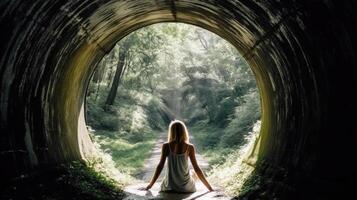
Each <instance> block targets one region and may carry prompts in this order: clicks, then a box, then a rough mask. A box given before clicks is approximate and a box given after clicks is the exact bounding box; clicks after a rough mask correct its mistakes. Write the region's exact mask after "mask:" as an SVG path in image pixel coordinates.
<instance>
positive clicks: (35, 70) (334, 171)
mask: <svg viewBox="0 0 357 200" xmlns="http://www.w3.org/2000/svg"><path fill="white" fill-rule="evenodd" d="M356 9H357V5H356V2H354V1H352V0H351V1H348V0H345V1H337V0H314V1H310V0H287V1H274V0H267V1H243V0H231V1H228V0H223V1H186V0H180V1H174V0H171V1H170V0H162V1H161V0H157V1H145V2H143V1H111V0H104V1H99V0H98V1H96V0H90V1H89V0H88V1H87V0H86V1H83V0H81V1H79V0H78V1H47V0H38V1H21V0H4V1H1V3H0V27H1V28H0V30H1V33H0V34H1V36H0V49H1V51H0V77H1V78H0V88H1V90H0V92H1V93H0V163H1V165H0V171H1V172H0V176H1V181H2V182H8V181H10V180H14V179H16V178H17V177H22V176H24V175H26V174H28V173H30V172H32V171H34V170H36V169H42V168H46V167H48V166H52V165H56V164H58V163H63V162H68V161H71V160H81V159H83V157H84V156H85V155H86V154H87V153H88V152H89V151H90V140H89V138H88V135H87V134H86V132H85V128H83V127H85V124H84V120H83V116H82V115H81V108H83V101H84V96H85V90H86V87H87V84H88V81H89V78H90V75H91V73H92V72H93V70H94V68H95V66H96V63H98V62H99V60H100V59H101V58H102V57H103V56H104V55H105V53H107V52H108V51H110V49H111V48H112V47H113V45H114V44H115V43H116V42H117V41H118V40H120V38H122V37H123V36H125V35H126V34H128V33H130V32H131V31H133V30H136V29H138V28H140V27H142V26H145V25H149V24H153V23H157V22H164V21H166V22H167V21H171V22H175V21H177V22H185V23H190V24H194V25H197V26H200V27H203V28H206V29H208V30H210V31H212V32H215V33H216V34H218V35H220V36H221V37H223V38H225V39H226V40H228V41H230V42H231V43H232V44H233V45H234V46H236V48H237V49H238V50H239V51H240V52H241V54H242V55H244V57H245V58H246V60H247V61H248V63H249V64H250V66H251V67H252V70H253V72H254V74H255V75H256V78H257V84H258V87H259V89H260V91H261V97H262V131H261V137H260V140H261V141H260V145H259V147H257V148H256V150H255V156H257V163H256V165H257V167H256V170H255V174H254V175H253V178H252V179H251V180H250V181H248V182H247V183H246V185H247V186H248V187H247V188H251V189H250V190H247V192H246V193H245V197H247V198H249V199H256V198H267V199H272V198H274V197H275V198H278V199H336V198H338V199H343V198H345V197H347V196H348V195H350V194H352V192H353V187H352V183H353V181H355V180H356V170H357V166H356V164H355V163H356V162H355V161H356V155H355V152H356V151H355V143H356V138H357V137H356V132H357V131H356V129H355V128H356V127H355V123H356V122H355V121H356V114H355V113H356V111H357V106H356V103H355V102H357V99H356V95H355V94H354V93H355V92H356V88H357V87H356V86H357V84H356V82H357V62H356V56H357V55H356V54H357V39H356V37H355V35H356V34H357V32H356V31H355V26H356V24H357V16H356V12H355V10H356ZM262 195H263V196H262ZM242 198H243V197H242Z"/></svg>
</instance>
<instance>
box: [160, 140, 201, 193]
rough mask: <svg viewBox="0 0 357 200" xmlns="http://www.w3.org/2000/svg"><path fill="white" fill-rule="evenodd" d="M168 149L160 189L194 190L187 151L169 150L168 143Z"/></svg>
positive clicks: (175, 190) (163, 190)
mask: <svg viewBox="0 0 357 200" xmlns="http://www.w3.org/2000/svg"><path fill="white" fill-rule="evenodd" d="M169 149H170V153H169V155H168V156H167V157H168V161H167V168H166V173H165V177H164V179H163V180H162V183H161V191H162V192H165V191H173V192H196V186H195V181H194V180H193V178H192V177H191V175H190V172H189V168H188V151H187V150H186V151H185V152H184V153H182V154H176V153H174V152H172V151H171V147H170V145H169ZM187 149H188V148H187Z"/></svg>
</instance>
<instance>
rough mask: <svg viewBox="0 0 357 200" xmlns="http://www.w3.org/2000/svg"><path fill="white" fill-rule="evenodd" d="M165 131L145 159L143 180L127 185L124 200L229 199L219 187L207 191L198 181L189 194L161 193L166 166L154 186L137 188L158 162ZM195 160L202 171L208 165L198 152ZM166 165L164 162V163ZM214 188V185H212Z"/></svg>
mask: <svg viewBox="0 0 357 200" xmlns="http://www.w3.org/2000/svg"><path fill="white" fill-rule="evenodd" d="M166 138H167V136H166V133H161V134H160V136H159V139H158V140H157V142H156V144H155V146H154V148H153V149H152V152H151V155H150V157H149V158H147V159H146V160H145V164H144V168H143V172H142V174H141V179H142V181H143V182H140V183H135V184H133V185H129V186H127V187H126V188H125V189H124V190H125V192H126V194H127V195H128V196H127V197H126V198H125V200H132V199H140V200H141V199H142V200H146V199H169V200H181V199H187V200H189V199H197V200H203V199H207V200H211V199H218V200H226V199H230V198H229V197H227V196H226V195H224V194H223V193H222V192H221V191H220V190H219V189H218V190H217V191H214V192H208V190H207V189H206V187H205V186H204V185H203V184H202V183H201V182H200V181H197V182H196V189H197V191H196V192H195V193H189V194H177V193H161V192H159V191H160V183H161V180H162V178H163V176H164V174H165V171H164V170H165V169H166V166H165V167H164V170H163V171H162V172H161V174H160V177H159V179H158V180H157V181H156V183H155V184H154V186H153V187H152V189H151V190H149V191H143V190H140V189H139V188H141V187H145V186H146V185H147V184H148V182H149V181H150V179H151V177H152V175H153V173H154V171H155V169H156V166H157V164H158V163H159V160H160V155H161V146H162V144H163V143H164V142H165V141H166ZM190 141H191V143H193V144H194V138H192V137H190ZM196 157H197V161H198V163H199V165H200V167H201V169H202V170H203V171H204V170H205V169H207V168H208V167H209V165H208V162H207V161H206V160H205V159H204V158H203V157H202V156H201V155H200V154H198V153H196ZM165 165H166V164H165ZM190 168H192V166H191V163H190ZM214 189H216V187H214Z"/></svg>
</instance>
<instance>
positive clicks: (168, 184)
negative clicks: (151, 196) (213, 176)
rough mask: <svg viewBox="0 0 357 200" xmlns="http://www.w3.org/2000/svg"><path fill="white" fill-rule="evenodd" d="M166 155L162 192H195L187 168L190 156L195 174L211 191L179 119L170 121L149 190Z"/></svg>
mask: <svg viewBox="0 0 357 200" xmlns="http://www.w3.org/2000/svg"><path fill="white" fill-rule="evenodd" d="M166 157H168V163H167V170H166V173H165V177H164V179H163V181H162V183H161V191H162V192H195V191H196V186H195V180H194V178H193V177H192V176H191V174H190V171H189V168H188V157H190V160H191V163H192V166H193V169H194V171H195V173H196V176H197V177H198V178H199V179H200V180H201V181H202V183H203V184H204V185H205V186H206V187H207V189H208V190H209V191H213V189H212V187H211V185H210V184H209V183H208V181H207V180H206V178H205V176H204V174H203V172H202V170H201V168H200V167H199V166H198V164H197V160H196V155H195V147H194V146H193V145H192V144H190V143H189V136H188V131H187V128H186V126H185V124H184V123H183V122H181V121H179V120H175V121H172V122H171V123H170V126H169V131H168V142H167V143H165V144H163V145H162V150H161V159H160V162H159V164H158V166H157V168H156V170H155V173H154V176H153V177H152V179H151V181H150V183H149V185H148V186H147V187H146V188H145V189H146V190H149V189H150V188H151V187H152V186H153V185H154V183H155V182H156V180H157V178H158V177H159V175H160V173H161V171H162V169H163V167H164V165H165V161H166Z"/></svg>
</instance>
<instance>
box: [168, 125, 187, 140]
mask: <svg viewBox="0 0 357 200" xmlns="http://www.w3.org/2000/svg"><path fill="white" fill-rule="evenodd" d="M167 141H168V142H173V141H175V142H178V143H180V142H186V143H188V142H189V136H188V131H187V127H186V125H185V124H184V123H183V122H182V121H180V120H174V121H171V123H170V125H169V131H168V135H167Z"/></svg>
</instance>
